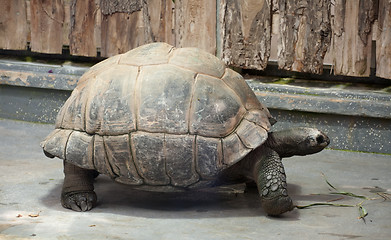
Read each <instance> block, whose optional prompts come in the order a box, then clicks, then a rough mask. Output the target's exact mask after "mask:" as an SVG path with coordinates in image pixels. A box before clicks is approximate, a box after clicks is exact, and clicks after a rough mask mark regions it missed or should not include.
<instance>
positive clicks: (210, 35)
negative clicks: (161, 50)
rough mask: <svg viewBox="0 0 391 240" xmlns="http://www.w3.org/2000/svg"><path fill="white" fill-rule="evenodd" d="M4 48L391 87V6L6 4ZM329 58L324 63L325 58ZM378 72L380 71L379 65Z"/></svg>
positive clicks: (338, 2)
mask: <svg viewBox="0 0 391 240" xmlns="http://www.w3.org/2000/svg"><path fill="white" fill-rule="evenodd" d="M0 8H1V9H4V10H3V13H2V14H0V49H14V50H21V49H22V50H23V49H26V48H27V47H28V46H29V47H30V48H31V51H34V52H40V53H49V54H53V53H54V54H61V53H62V51H63V48H64V46H66V47H69V51H70V54H71V55H76V56H89V57H96V56H97V55H98V53H100V56H102V57H110V56H113V55H115V54H118V53H122V52H126V51H128V50H130V49H132V48H135V47H137V46H139V45H142V44H145V43H149V42H156V41H164V42H168V43H170V44H172V45H175V46H178V47H187V46H191V47H200V48H202V49H205V50H206V51H208V52H210V53H213V54H216V55H217V56H219V57H220V58H221V59H223V60H224V61H225V62H226V63H227V64H229V65H231V66H235V67H239V68H246V69H259V70H262V69H265V67H266V66H267V65H268V64H270V62H271V61H276V62H277V63H278V66H279V68H281V69H286V70H292V71H299V72H310V73H316V74H320V73H322V71H323V66H324V64H325V63H326V64H331V65H332V68H333V72H334V73H335V74H338V75H348V76H360V77H365V76H369V74H370V71H371V67H372V68H373V67H376V75H377V76H379V77H382V78H388V79H391V1H390V0H315V1H310V0H187V1H182V0H177V1H173V0H51V1H49V0H13V1H9V0H0ZM325 59H326V60H325ZM371 64H372V66H371Z"/></svg>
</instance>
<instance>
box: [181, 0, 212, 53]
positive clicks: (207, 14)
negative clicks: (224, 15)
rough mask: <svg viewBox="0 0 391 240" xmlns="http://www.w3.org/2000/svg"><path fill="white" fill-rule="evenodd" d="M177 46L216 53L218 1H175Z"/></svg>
mask: <svg viewBox="0 0 391 240" xmlns="http://www.w3.org/2000/svg"><path fill="white" fill-rule="evenodd" d="M175 45H176V46H177V47H198V48H201V49H203V50H205V51H207V52H209V53H212V54H215V53H216V1H211V0H197V1H175Z"/></svg>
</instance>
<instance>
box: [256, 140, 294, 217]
mask: <svg viewBox="0 0 391 240" xmlns="http://www.w3.org/2000/svg"><path fill="white" fill-rule="evenodd" d="M256 151H257V152H258V151H259V152H258V154H257V155H258V156H259V157H260V158H261V159H260V160H259V161H257V163H256V164H255V168H254V171H255V172H254V179H255V181H256V183H257V186H258V191H259V195H260V197H261V202H262V208H263V209H264V210H265V212H266V213H267V214H268V215H271V216H276V215H280V214H282V213H284V212H288V211H291V210H292V209H293V208H294V206H293V204H292V199H291V198H290V197H289V196H288V192H287V188H286V187H287V184H286V177H285V170H284V166H283V165H282V162H281V158H280V156H279V155H278V154H277V152H275V151H274V150H272V149H270V148H267V147H260V149H257V150H256Z"/></svg>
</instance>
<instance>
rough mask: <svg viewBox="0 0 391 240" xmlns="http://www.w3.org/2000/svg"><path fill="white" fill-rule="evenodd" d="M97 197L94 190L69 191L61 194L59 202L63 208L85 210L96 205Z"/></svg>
mask: <svg viewBox="0 0 391 240" xmlns="http://www.w3.org/2000/svg"><path fill="white" fill-rule="evenodd" d="M96 202H97V197H96V194H95V192H94V191H86V192H70V193H63V194H62V195H61V204H62V206H63V207H64V208H68V209H72V210H74V211H77V212H85V211H89V210H91V209H92V208H93V207H95V206H96Z"/></svg>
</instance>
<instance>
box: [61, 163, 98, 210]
mask: <svg viewBox="0 0 391 240" xmlns="http://www.w3.org/2000/svg"><path fill="white" fill-rule="evenodd" d="M64 174H65V178H64V184H63V187H62V192H61V204H62V206H63V207H64V208H69V209H72V210H74V211H78V212H84V211H89V210H91V209H92V208H93V207H94V206H95V205H96V202H97V197H96V194H95V192H94V185H93V181H94V174H96V171H95V170H88V169H83V168H80V167H77V166H75V165H73V164H71V163H68V162H66V161H64Z"/></svg>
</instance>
